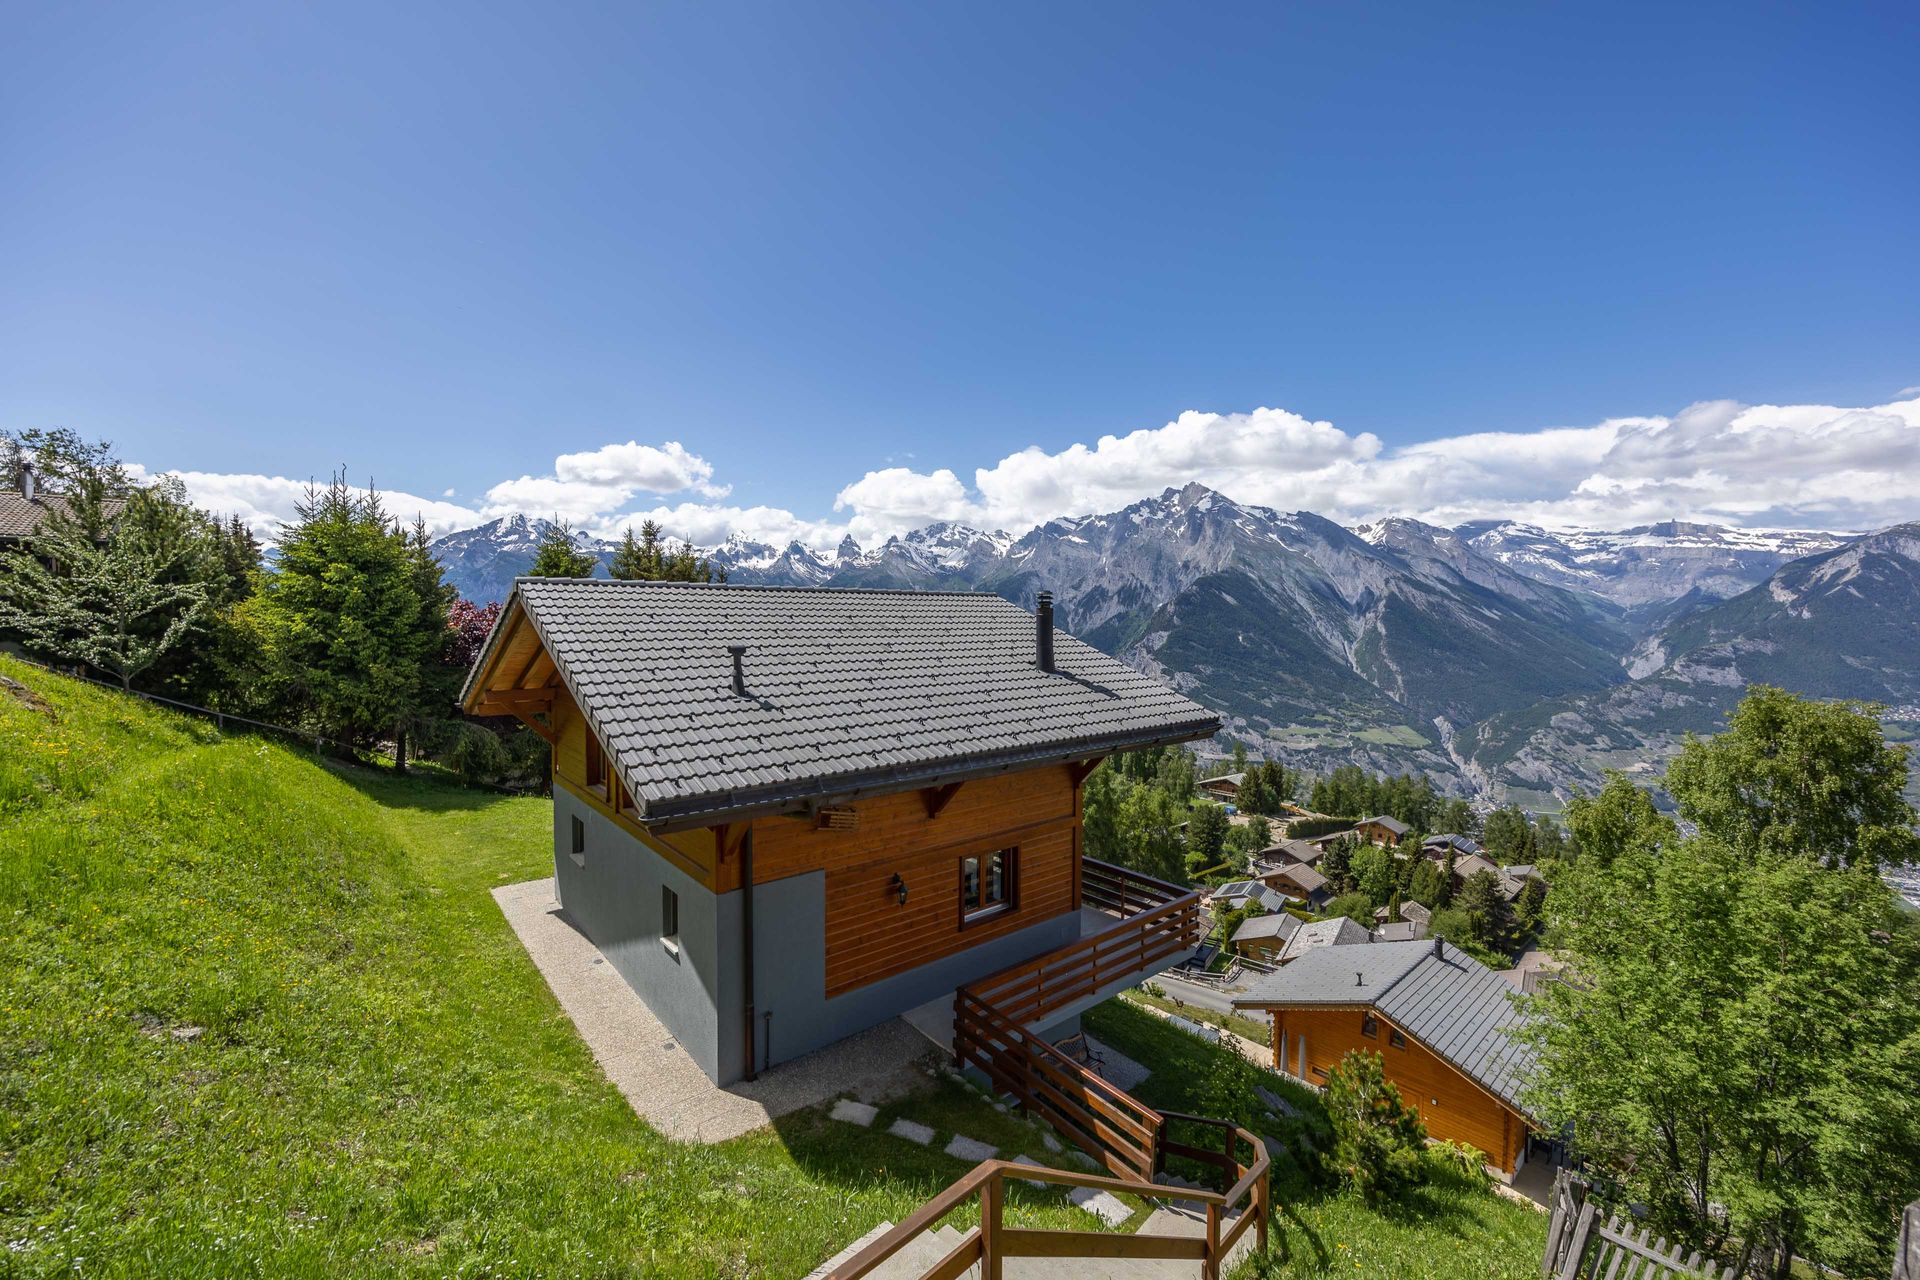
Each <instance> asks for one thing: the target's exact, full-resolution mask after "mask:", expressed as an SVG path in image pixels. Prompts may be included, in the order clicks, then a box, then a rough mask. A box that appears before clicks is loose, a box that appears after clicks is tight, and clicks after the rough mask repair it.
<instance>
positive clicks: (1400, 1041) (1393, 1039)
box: [1387, 1031, 1407, 1049]
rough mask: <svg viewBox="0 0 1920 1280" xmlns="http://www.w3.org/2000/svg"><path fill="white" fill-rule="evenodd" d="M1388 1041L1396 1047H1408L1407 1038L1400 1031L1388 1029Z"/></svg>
mask: <svg viewBox="0 0 1920 1280" xmlns="http://www.w3.org/2000/svg"><path fill="white" fill-rule="evenodd" d="M1387 1043H1388V1044H1390V1045H1392V1046H1393V1047H1394V1048H1396V1049H1404V1048H1406V1047H1407V1038H1406V1037H1405V1036H1403V1035H1401V1034H1400V1033H1399V1032H1398V1031H1388V1032H1387Z"/></svg>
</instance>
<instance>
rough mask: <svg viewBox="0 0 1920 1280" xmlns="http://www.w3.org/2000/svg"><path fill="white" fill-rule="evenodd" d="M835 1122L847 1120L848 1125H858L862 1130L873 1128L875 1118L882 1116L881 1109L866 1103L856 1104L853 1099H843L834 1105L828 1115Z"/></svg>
mask: <svg viewBox="0 0 1920 1280" xmlns="http://www.w3.org/2000/svg"><path fill="white" fill-rule="evenodd" d="M828 1114H829V1115H831V1116H832V1117H833V1118H834V1119H835V1120H845V1121H846V1122H847V1123H848V1124H857V1125H859V1126H860V1127H861V1128H862V1129H871V1128H872V1127H873V1118H874V1117H875V1116H877V1115H879V1114H880V1108H878V1107H870V1106H868V1105H867V1104H866V1103H864V1102H855V1101H854V1100H853V1099H852V1098H842V1099H840V1101H838V1102H836V1103H834V1104H833V1110H832V1111H831V1112H829V1113H828Z"/></svg>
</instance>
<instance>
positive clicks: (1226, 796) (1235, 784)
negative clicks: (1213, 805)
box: [1198, 773, 1247, 804]
mask: <svg viewBox="0 0 1920 1280" xmlns="http://www.w3.org/2000/svg"><path fill="white" fill-rule="evenodd" d="M1246 780H1247V775H1246V774H1244V773H1223V774H1221V775H1220V776H1219V777H1217V778H1208V779H1206V780H1204V781H1203V782H1201V783H1199V784H1198V785H1199V788H1200V794H1202V795H1204V796H1206V797H1208V798H1209V799H1212V800H1218V801H1220V802H1221V803H1223V804H1232V803H1234V801H1236V800H1238V799H1239V798H1240V784H1241V783H1242V782H1245V781H1246Z"/></svg>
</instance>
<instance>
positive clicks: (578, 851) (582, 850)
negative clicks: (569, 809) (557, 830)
mask: <svg viewBox="0 0 1920 1280" xmlns="http://www.w3.org/2000/svg"><path fill="white" fill-rule="evenodd" d="M567 821H568V824H569V828H568V833H567V834H568V837H569V848H568V849H567V856H568V857H569V858H572V859H573V865H574V866H576V867H584V866H586V865H587V824H586V823H584V822H582V821H580V818H579V815H577V814H576V815H575V816H573V817H571V818H569V819H568V820H567Z"/></svg>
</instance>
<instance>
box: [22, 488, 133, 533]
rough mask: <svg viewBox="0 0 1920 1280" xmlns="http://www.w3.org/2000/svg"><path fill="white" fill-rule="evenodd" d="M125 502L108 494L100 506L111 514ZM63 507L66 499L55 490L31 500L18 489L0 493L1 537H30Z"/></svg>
mask: <svg viewBox="0 0 1920 1280" xmlns="http://www.w3.org/2000/svg"><path fill="white" fill-rule="evenodd" d="M125 505H126V503H124V502H122V501H121V500H120V499H118V498H109V499H107V500H106V502H105V503H104V504H103V509H104V511H105V513H106V514H107V515H109V516H112V515H114V514H116V513H118V512H119V510H120V508H121V507H123V506H125ZM66 509H67V500H66V499H65V498H63V497H61V496H60V495H59V494H57V493H38V494H35V495H34V496H33V498H32V499H31V500H29V499H28V498H27V497H26V495H24V494H21V493H17V492H11V491H9V492H5V493H0V538H6V539H9V540H12V539H15V538H31V537H32V536H33V535H34V534H35V533H37V532H39V530H40V526H41V525H42V524H44V523H46V520H47V517H48V516H51V515H52V514H53V513H54V512H56V511H65V510H66Z"/></svg>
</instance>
